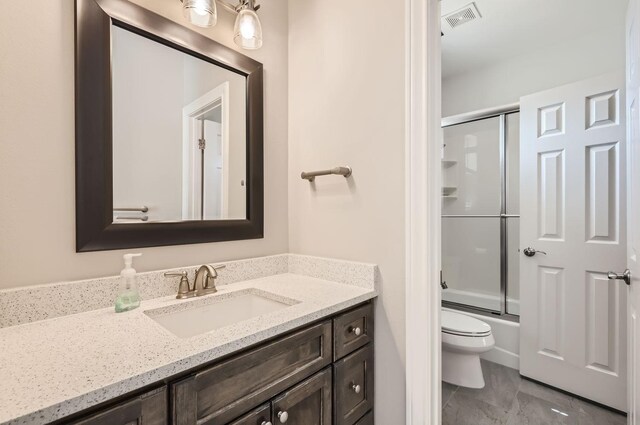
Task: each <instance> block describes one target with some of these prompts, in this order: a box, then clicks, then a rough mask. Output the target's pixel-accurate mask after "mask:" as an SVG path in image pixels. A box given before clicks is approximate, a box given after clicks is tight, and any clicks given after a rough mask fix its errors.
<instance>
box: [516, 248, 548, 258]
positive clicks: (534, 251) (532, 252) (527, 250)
mask: <svg viewBox="0 0 640 425" xmlns="http://www.w3.org/2000/svg"><path fill="white" fill-rule="evenodd" d="M522 252H523V253H524V255H526V256H527V257H533V256H534V255H536V254H543V255H547V253H546V252H544V251H538V250H537V249H534V248H531V247H526V248H525V249H524V250H523V251H522Z"/></svg>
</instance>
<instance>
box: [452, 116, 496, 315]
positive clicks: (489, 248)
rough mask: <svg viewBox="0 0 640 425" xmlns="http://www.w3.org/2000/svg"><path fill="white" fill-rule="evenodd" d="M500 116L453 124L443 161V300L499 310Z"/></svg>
mask: <svg viewBox="0 0 640 425" xmlns="http://www.w3.org/2000/svg"><path fill="white" fill-rule="evenodd" d="M502 119H503V118H502V117H493V118H487V119H483V120H478V121H472V122H467V123H463V124H458V125H453V126H449V127H446V128H444V129H443V132H444V155H443V160H442V173H443V175H442V179H443V193H442V198H443V199H442V279H443V280H444V281H446V284H447V286H448V289H446V290H445V291H443V293H442V298H443V300H444V301H449V302H453V303H457V304H463V305H468V306H473V307H475V308H480V309H485V310H491V311H496V312H500V311H501V306H502V300H501V296H502V294H501V273H502V264H501V257H502V256H501V246H502V244H501V235H502V234H503V231H502V230H501V226H502V218H501V213H502V211H503V209H504V205H503V199H504V197H503V190H502V187H503V182H502V180H503V171H502V170H503V166H502V161H501V157H502V153H501V152H502V149H501V144H502V139H503V134H502V127H503V126H502Z"/></svg>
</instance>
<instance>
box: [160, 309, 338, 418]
mask: <svg viewBox="0 0 640 425" xmlns="http://www.w3.org/2000/svg"><path fill="white" fill-rule="evenodd" d="M330 363H331V323H330V322H325V323H322V324H319V325H315V326H312V327H310V328H307V329H304V330H301V331H299V332H296V333H294V334H292V335H289V336H287V337H284V338H281V339H279V340H277V341H275V342H272V343H269V344H266V345H263V346H262V347H258V348H255V349H252V350H250V351H247V352H246V353H244V354H240V355H238V356H236V357H234V358H232V359H230V360H227V361H223V362H221V363H219V364H217V365H215V366H212V367H210V368H208V369H205V370H204V371H202V372H199V373H197V374H195V375H193V376H191V377H189V378H187V379H185V380H182V381H180V382H177V383H175V384H173V386H172V400H173V420H174V422H173V423H174V425H196V424H198V425H205V424H207V425H223V424H227V423H229V422H230V421H231V420H233V419H234V418H237V417H238V416H240V415H242V414H243V413H244V412H247V411H248V410H250V409H252V408H254V407H255V406H258V405H260V404H261V403H264V402H266V401H267V400H269V399H270V398H272V397H274V396H276V395H277V394H278V393H280V392H282V391H284V390H286V389H287V388H288V387H290V386H292V385H294V384H295V383H297V382H300V381H302V380H303V379H304V378H306V377H308V376H310V375H312V374H313V373H315V372H317V371H319V370H320V369H322V368H323V367H325V366H327V365H329V364H330Z"/></svg>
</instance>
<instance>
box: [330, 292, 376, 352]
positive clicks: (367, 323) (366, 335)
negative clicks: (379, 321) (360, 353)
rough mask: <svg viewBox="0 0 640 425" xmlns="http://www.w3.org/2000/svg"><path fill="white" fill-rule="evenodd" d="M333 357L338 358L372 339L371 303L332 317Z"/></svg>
mask: <svg viewBox="0 0 640 425" xmlns="http://www.w3.org/2000/svg"><path fill="white" fill-rule="evenodd" d="M333 333H334V348H333V359H334V360H337V359H340V358H342V357H344V356H346V355H347V354H349V353H351V352H352V351H355V350H357V349H358V348H360V347H362V346H363V345H366V344H368V343H369V342H371V341H372V340H373V305H372V304H371V303H369V304H367V305H364V306H362V307H360V308H358V309H356V310H353V311H350V312H348V313H345V314H343V315H341V316H338V317H336V318H335V319H333Z"/></svg>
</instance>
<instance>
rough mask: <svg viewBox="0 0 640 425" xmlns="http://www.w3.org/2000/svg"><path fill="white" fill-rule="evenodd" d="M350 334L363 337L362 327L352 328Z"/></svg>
mask: <svg viewBox="0 0 640 425" xmlns="http://www.w3.org/2000/svg"><path fill="white" fill-rule="evenodd" d="M349 333H352V334H354V335H355V336H360V335H362V329H360V327H359V326H358V327H355V328H354V327H350V328H349Z"/></svg>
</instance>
